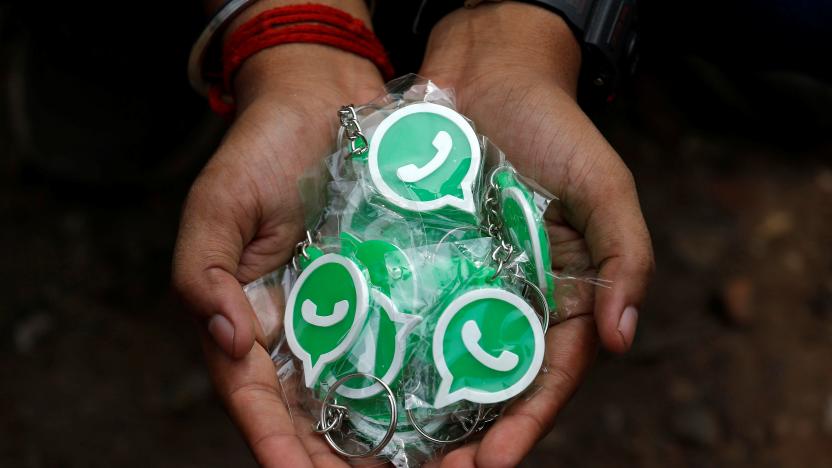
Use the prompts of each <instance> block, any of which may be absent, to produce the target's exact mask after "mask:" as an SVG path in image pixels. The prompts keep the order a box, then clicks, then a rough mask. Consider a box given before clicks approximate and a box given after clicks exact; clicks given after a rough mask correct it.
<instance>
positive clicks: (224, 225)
mask: <svg viewBox="0 0 832 468" xmlns="http://www.w3.org/2000/svg"><path fill="white" fill-rule="evenodd" d="M206 177H210V176H203V177H201V180H202V181H204V180H205V178H206ZM214 185H217V184H214ZM209 186H211V184H210V183H206V182H202V183H201V182H200V181H198V182H197V183H196V184H195V185H194V188H193V189H192V190H191V193H190V195H189V196H188V201H187V203H186V205H185V209H184V210H183V215H182V222H181V225H180V229H179V238H178V239H177V243H176V249H175V253H174V262H173V281H174V285H175V287H176V289H177V290H178V291H179V293H180V294H181V295H182V296H183V298H184V299H185V302H186V303H187V304H188V305H189V306H190V307H191V309H192V310H193V312H194V313H195V314H196V315H197V316H198V317H200V318H202V319H203V320H205V323H206V325H207V329H208V331H209V332H210V334H211V336H212V337H213V338H214V340H215V341H216V342H217V344H218V345H219V346H220V348H221V349H222V350H223V351H225V352H226V353H227V354H228V355H229V356H232V357H235V358H240V357H242V356H245V355H246V354H247V353H248V351H249V350H250V349H251V347H252V345H253V344H254V340H255V336H256V333H257V331H258V328H259V327H258V326H257V324H256V320H255V319H254V312H253V310H252V308H251V305H250V304H249V302H248V300H247V299H246V297H245V294H244V293H243V290H242V287H241V285H240V283H239V281H238V280H237V278H236V276H235V273H236V269H237V265H238V264H239V259H240V253H241V252H242V249H243V245H244V242H245V240H246V238H247V237H250V231H253V229H254V224H255V219H256V218H255V217H254V216H252V215H251V214H249V213H246V211H245V210H244V209H242V208H241V207H242V205H240V204H239V203H240V202H239V201H230V202H229V201H227V200H224V199H223V198H222V197H221V195H219V194H217V193H216V192H214V191H211V190H208V189H205V188H204V187H209ZM243 229H246V230H247V231H249V232H241V230H243Z"/></svg>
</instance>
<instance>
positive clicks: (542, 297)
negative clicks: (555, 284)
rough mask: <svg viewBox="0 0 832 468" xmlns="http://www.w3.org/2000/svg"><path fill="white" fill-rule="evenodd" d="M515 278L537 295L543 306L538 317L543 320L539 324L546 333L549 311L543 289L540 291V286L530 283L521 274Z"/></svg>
mask: <svg viewBox="0 0 832 468" xmlns="http://www.w3.org/2000/svg"><path fill="white" fill-rule="evenodd" d="M515 278H517V279H518V280H520V281H521V282H522V283H523V286H524V287H526V288H529V289H531V290H532V291H534V293H535V295H537V297H538V298H539V299H540V305H541V306H542V307H543V314H542V316H541V317H540V319H541V321H542V322H543V323H542V324H541V325H543V333H546V330H548V329H549V313H550V312H549V303H548V302H546V295H545V294H543V291H541V290H540V288H539V287H538V286H537V285H536V284H534V283H532V282H531V281H529V280H528V279H527V278H525V277H522V276H515Z"/></svg>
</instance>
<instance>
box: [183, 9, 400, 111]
mask: <svg viewBox="0 0 832 468" xmlns="http://www.w3.org/2000/svg"><path fill="white" fill-rule="evenodd" d="M240 1H242V0H240ZM250 1H252V0H249V2H250ZM231 3H233V2H231ZM229 5H230V4H229ZM238 11H239V10H238ZM214 34H216V32H214ZM290 43H309V44H321V45H326V46H330V47H335V48H337V49H341V50H343V51H346V52H350V53H353V54H355V55H358V56H360V57H364V58H366V59H368V60H370V61H371V62H373V63H374V64H375V65H376V66H377V67H378V69H379V71H380V72H381V74H382V75H383V76H384V78H385V79H390V78H392V77H393V73H394V72H393V67H392V65H391V64H390V60H389V59H388V57H387V52H386V51H385V50H384V47H383V46H382V45H381V42H380V41H379V40H378V38H377V37H376V35H375V34H374V33H373V32H372V31H371V30H370V29H369V28H368V27H367V26H366V25H365V24H364V22H363V21H361V20H359V19H357V18H355V17H353V16H351V15H350V14H348V13H346V12H344V11H342V10H339V9H337V8H333V7H330V6H327V5H317V4H306V5H288V6H283V7H278V8H274V9H271V10H266V11H264V12H262V13H260V14H258V15H257V16H255V17H254V18H252V19H250V20H248V21H247V22H246V23H245V24H243V25H242V26H240V27H239V28H237V29H236V30H235V31H234V32H233V33H232V34H231V36H230V37H229V39H228V41H227V42H226V43H225V45H224V47H223V50H222V65H221V67H218V68H221V70H220V71H213V72H211V71H208V72H205V71H204V70H203V68H204V66H203V65H198V66H197V65H195V67H196V70H197V71H196V72H195V73H196V74H197V75H198V80H196V82H197V84H194V82H195V80H194V79H193V78H192V79H191V83H192V84H194V87H195V88H197V86H199V88H198V91H200V92H201V93H203V94H205V93H207V95H208V101H209V103H210V105H211V108H212V109H213V110H214V111H215V112H216V113H218V114H220V115H222V116H225V117H228V116H230V115H233V113H234V111H235V108H234V102H233V97H232V96H231V90H232V81H233V78H234V75H235V74H236V73H237V71H239V69H240V67H241V66H242V65H243V63H244V62H245V61H246V60H247V59H248V58H250V57H251V56H253V55H254V54H256V53H258V52H260V51H262V50H263V49H267V48H270V47H275V46H278V45H282V44H290ZM193 58H194V55H193V53H192V59H193ZM203 58H204V53H203ZM189 70H190V67H189ZM205 77H208V78H209V80H205Z"/></svg>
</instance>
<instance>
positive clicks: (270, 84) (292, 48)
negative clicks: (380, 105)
mask: <svg viewBox="0 0 832 468" xmlns="http://www.w3.org/2000/svg"><path fill="white" fill-rule="evenodd" d="M305 3H309V2H308V1H305V0H261V1H258V2H255V3H254V4H253V5H252V6H251V7H250V8H247V9H246V10H245V11H244V12H243V13H242V14H241V15H240V16H239V17H238V18H236V19H235V20H234V21H233V22H232V23H231V24H230V25H229V27H228V29H227V30H226V33H225V34H224V36H223V42H224V43H225V42H226V41H228V40H229V38H230V37H231V35H232V34H233V32H234V31H236V30H237V28H239V27H240V26H241V25H243V24H245V23H246V22H248V21H249V20H251V19H252V18H254V17H255V16H257V15H259V14H260V13H263V12H264V11H267V10H270V9H274V8H279V7H282V6H289V5H298V4H305ZM314 3H315V4H318V5H326V6H331V7H333V8H337V9H339V10H341V11H344V12H345V13H348V14H349V15H351V16H353V17H355V18H357V19H359V20H361V21H362V22H364V24H365V25H366V26H367V27H368V28H371V23H370V14H369V12H368V11H367V7H366V5H365V3H364V1H363V0H315V1H314ZM378 83H381V75H380V73H379V71H378V69H377V67H376V66H375V65H374V64H373V63H372V62H371V61H370V60H368V59H365V58H363V57H360V56H358V55H355V54H353V53H351V52H346V51H343V50H340V49H337V48H335V47H329V46H326V45H320V44H311V43H291V44H281V45H278V46H274V47H269V48H265V49H263V50H260V51H259V52H257V53H256V54H254V55H252V56H251V57H249V58H248V59H247V60H245V61H244V62H243V64H242V65H241V66H240V68H239V71H238V72H237V73H236V75H235V77H234V79H233V82H232V86H233V91H234V95H235V101H236V104H237V107H238V109H240V110H241V109H243V108H245V107H247V106H248V105H250V104H251V102H253V101H254V100H255V99H260V98H262V97H268V96H283V97H286V96H295V95H297V96H309V95H310V94H313V95H314V97H316V98H320V99H326V98H327V97H329V96H331V97H332V98H334V97H335V96H338V97H339V99H347V98H352V99H355V101H356V102H363V101H365V100H369V99H370V98H372V97H375V94H377V93H378V91H379V88H378V86H377V84H378ZM310 91H311V93H310ZM339 103H340V101H339ZM341 104H343V103H341ZM339 105H340V104H339Z"/></svg>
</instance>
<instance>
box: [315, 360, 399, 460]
mask: <svg viewBox="0 0 832 468" xmlns="http://www.w3.org/2000/svg"><path fill="white" fill-rule="evenodd" d="M358 377H363V378H365V379H371V380H375V381H376V382H378V383H379V384H381V386H382V387H383V388H384V390H385V391H386V392H387V400H388V402H389V403H390V427H388V428H387V432H386V433H385V434H384V437H383V438H382V439H381V442H379V443H378V444H376V446H375V447H370V449H369V450H367V451H366V452H362V453H349V452H347V451H346V450H344V449H342V448H341V447H340V446H339V445H338V444H337V443H335V441H334V440H333V439H332V435H331V433H330V431H326V432H324V437H325V438H326V441H327V442H329V445H330V446H331V447H332V448H333V450H335V451H336V452H338V453H339V454H340V455H342V456H344V457H346V458H367V457H372V456H375V455H377V454H378V453H379V452H381V450H382V449H383V448H384V447H385V446H387V444H388V443H389V442H390V439H392V438H393V434H395V433H396V424H397V423H398V418H399V414H398V407H397V406H396V396H395V395H394V394H393V390H391V389H390V387H389V386H388V385H387V384H386V383H385V382H384V381H383V380H381V379H380V378H378V377H376V376H374V375H372V374H366V373H364V372H355V373H352V374H347V375H345V376H343V377H341V378H340V379H338V380H337V381H336V382H335V383H334V384H332V386H331V387H329V390H327V392H326V396H325V397H324V400H323V402H322V404H321V415H320V421H319V424H320V425H321V427H329V426H331V427H330V430H331V429H332V428H333V427H334V426H335V425H334V424H332V425H329V424H327V423H326V421H327V410H328V409H329V408H330V407H332V406H334V405H335V404H336V400H335V398H334V397H333V395H334V393H335V390H337V389H338V387H340V386H341V385H343V384H344V383H345V382H347V381H348V380H352V379H355V378H358ZM330 399H332V403H333V404H330V403H329V400H330Z"/></svg>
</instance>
